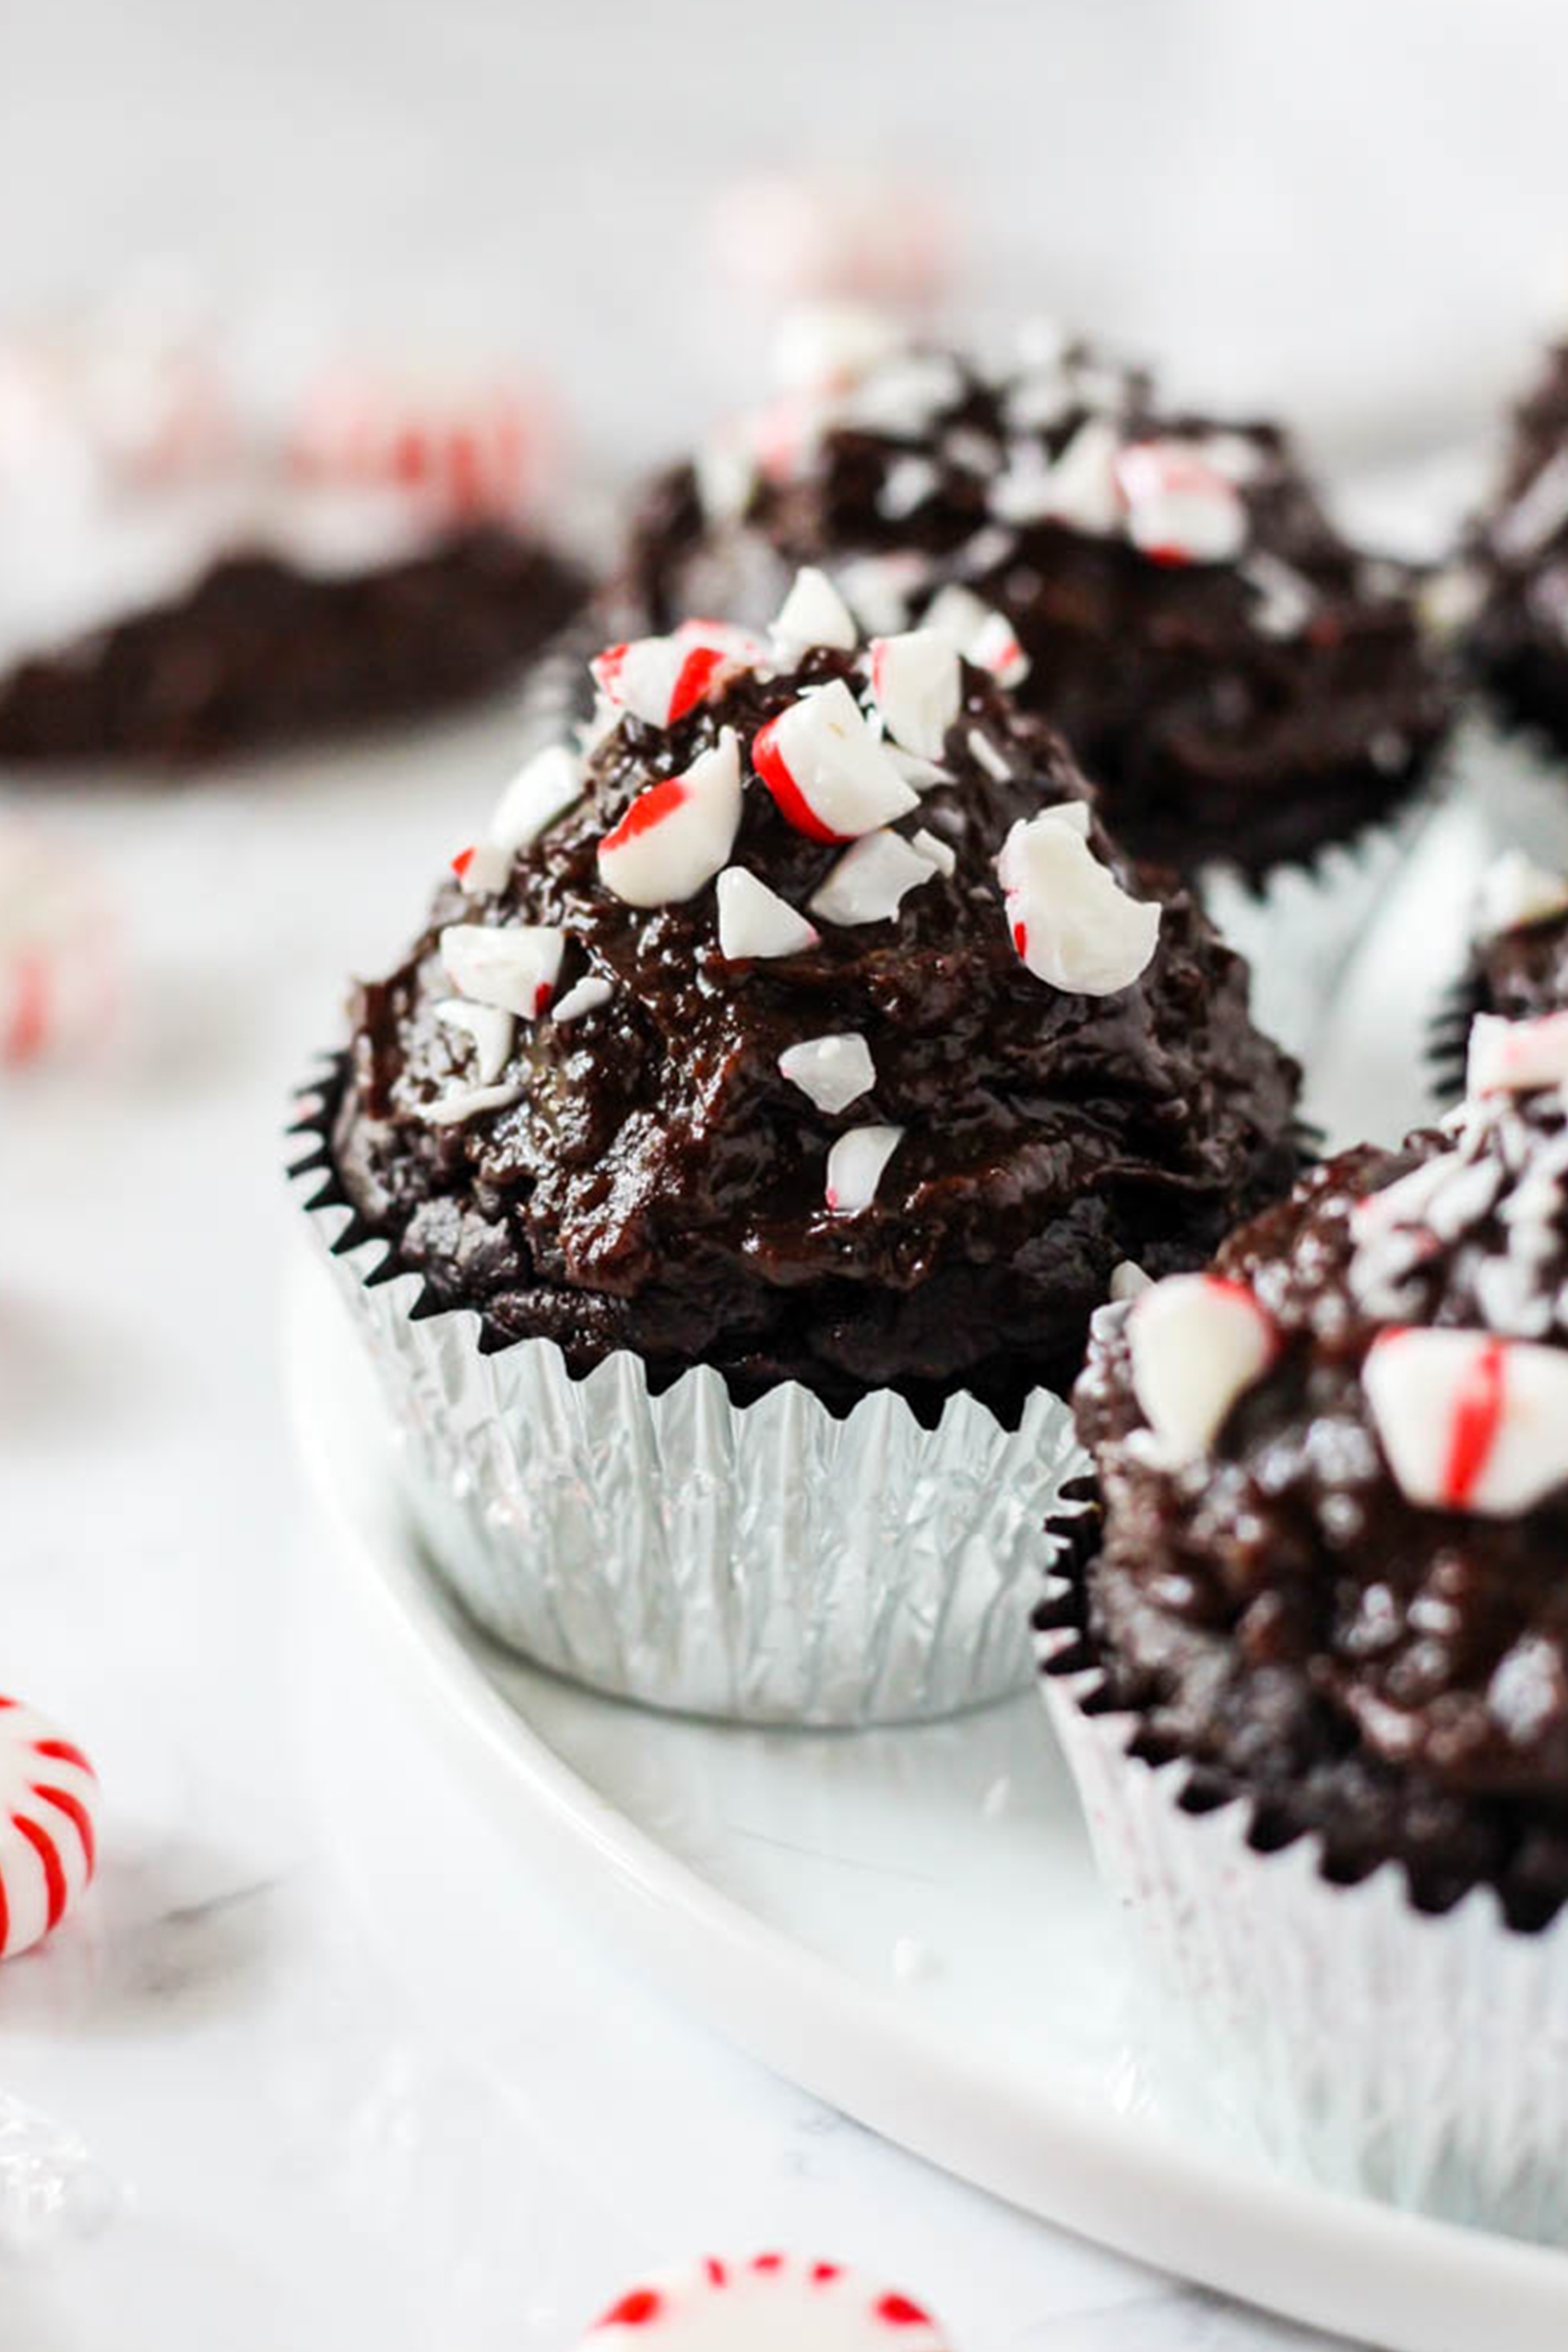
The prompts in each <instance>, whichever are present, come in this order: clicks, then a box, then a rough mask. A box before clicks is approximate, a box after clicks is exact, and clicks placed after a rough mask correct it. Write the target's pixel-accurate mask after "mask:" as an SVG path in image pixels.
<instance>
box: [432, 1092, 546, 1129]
mask: <svg viewBox="0 0 1568 2352" xmlns="http://www.w3.org/2000/svg"><path fill="white" fill-rule="evenodd" d="M522 1099H523V1090H522V1088H521V1087H516V1086H509V1087H453V1088H452V1089H451V1091H450V1092H449V1093H447V1094H444V1095H438V1096H437V1098H436V1099H435V1100H434V1102H427V1103H426V1104H425V1106H424V1108H423V1110H422V1111H421V1113H420V1116H421V1117H422V1119H423V1121H424V1123H425V1124H426V1126H427V1127H461V1126H463V1125H465V1124H466V1123H467V1122H468V1121H469V1120H470V1119H477V1118H478V1117H479V1116H480V1114H481V1111H510V1110H511V1108H512V1105H513V1104H514V1103H515V1102H521V1100H522Z"/></svg>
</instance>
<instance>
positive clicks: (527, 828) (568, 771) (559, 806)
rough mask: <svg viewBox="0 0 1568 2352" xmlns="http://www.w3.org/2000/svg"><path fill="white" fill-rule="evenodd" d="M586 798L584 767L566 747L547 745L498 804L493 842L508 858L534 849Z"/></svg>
mask: <svg viewBox="0 0 1568 2352" xmlns="http://www.w3.org/2000/svg"><path fill="white" fill-rule="evenodd" d="M582 796H583V763H582V761H581V759H580V758H579V757H578V755H577V754H576V752H575V751H573V750H572V749H571V747H570V745H569V744H566V743H547V744H546V745H545V747H544V749H543V750H542V751H539V752H535V754H534V755H533V757H532V758H531V759H530V760H528V761H526V762H525V763H524V765H523V766H522V767H520V768H519V769H518V771H517V775H516V776H515V777H514V778H512V781H511V782H510V784H508V785H507V787H506V790H505V791H504V792H503V793H502V795H501V798H500V799H499V801H497V802H496V804H495V814H494V815H493V817H492V818H491V820H490V833H489V838H490V839H491V840H492V841H493V842H494V843H496V845H497V846H498V847H499V848H500V849H504V850H505V853H506V855H507V857H508V858H512V857H515V856H516V855H517V852H518V851H519V850H520V849H531V848H532V846H533V844H534V843H535V842H536V841H537V840H538V839H539V837H540V834H541V833H544V832H547V831H548V830H549V828H550V826H552V825H553V824H554V822H555V820H556V818H557V817H558V816H564V815H565V814H566V811H567V810H568V809H569V808H575V807H576V803H577V802H579V801H580V800H581V799H582Z"/></svg>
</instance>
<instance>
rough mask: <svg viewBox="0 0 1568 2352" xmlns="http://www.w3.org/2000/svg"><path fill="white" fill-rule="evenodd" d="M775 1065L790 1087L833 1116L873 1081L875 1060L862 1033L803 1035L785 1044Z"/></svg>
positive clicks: (856, 1099)
mask: <svg viewBox="0 0 1568 2352" xmlns="http://www.w3.org/2000/svg"><path fill="white" fill-rule="evenodd" d="M778 1067H779V1070H780V1072H781V1073H782V1075H784V1076H785V1077H786V1078H788V1079H789V1081H790V1085H791V1086H792V1087H800V1089H801V1092H802V1094H803V1095H806V1096H808V1097H809V1098H810V1099H811V1100H812V1101H813V1102H814V1103H815V1105H816V1107H817V1109H818V1110H819V1111H827V1112H828V1113H829V1114H830V1115H831V1116H834V1117H836V1116H837V1113H838V1112H839V1111H848V1109H849V1105H850V1104H851V1103H852V1102H858V1101H859V1100H860V1099H861V1095H863V1094H869V1093H870V1092H871V1090H872V1088H873V1087H874V1086H875V1084H876V1064H875V1063H873V1060H872V1058H871V1048H870V1046H869V1045H867V1043H866V1041H865V1039H864V1038H863V1037H855V1036H853V1035H845V1036H841V1037H814V1038H805V1039H802V1042H801V1043H800V1044H799V1045H790V1046H786V1048H785V1050H784V1051H783V1052H782V1053H781V1054H780V1055H779V1057H778Z"/></svg>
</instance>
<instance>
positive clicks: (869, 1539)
mask: <svg viewBox="0 0 1568 2352" xmlns="http://www.w3.org/2000/svg"><path fill="white" fill-rule="evenodd" d="M593 670H594V675H595V678H596V681H597V684H598V688H599V709H598V714H597V717H596V719H595V720H594V721H593V723H592V725H591V727H590V729H589V731H588V734H589V738H590V740H589V742H588V746H587V748H586V749H584V750H579V749H578V748H576V747H572V746H566V745H558V746H554V747H552V748H549V749H547V750H546V751H545V752H543V753H542V754H540V756H539V757H538V758H537V759H536V760H535V761H534V762H532V763H531V764H530V766H529V768H528V769H527V770H526V771H525V773H524V775H523V777H522V778H519V780H518V782H517V785H515V786H514V787H513V788H512V790H510V791H509V792H508V793H507V794H506V796H505V798H504V800H503V802H502V804H501V808H500V810H499V811H498V813H497V817H496V823H495V828H494V831H493V835H492V836H491V837H490V838H488V839H487V840H486V841H484V842H481V843H480V844H478V845H477V846H476V847H475V848H474V849H472V850H471V851H469V852H465V853H463V855H462V856H461V857H460V858H459V859H458V861H457V867H458V873H457V876H455V877H454V879H453V880H452V881H451V882H449V883H448V884H447V885H445V888H444V889H443V891H442V893H441V895H440V896H439V897H438V898H437V901H436V904H435V907H434V912H433V915H432V919H431V921H430V923H429V925H428V927H427V929H426V930H425V932H423V933H422V936H421V938H420V939H419V941H418V942H417V944H416V945H415V947H414V948H413V950H412V951H411V953H410V956H408V957H407V958H406V959H405V961H404V962H403V964H402V965H401V966H400V967H399V968H398V970H397V971H396V972H395V973H393V974H392V975H391V977H390V978H389V979H387V980H385V981H382V982H379V983H377V984H376V985H374V986H373V987H370V988H367V989H365V990H363V991H362V992H361V996H360V999H359V1002H358V1004H357V1008H356V1011H355V1015H354V1028H353V1036H352V1039H351V1042H350V1049H349V1051H348V1054H347V1056H346V1057H345V1059H344V1061H343V1062H342V1063H341V1066H340V1067H339V1070H338V1072H337V1074H336V1075H335V1076H334V1078H333V1080H332V1082H331V1084H330V1085H329V1087H328V1088H327V1098H326V1100H325V1102H324V1104H323V1107H322V1109H321V1111H320V1112H319V1114H318V1117H317V1120H316V1124H317V1127H318V1130H319V1133H320V1134H321V1136H322V1138H323V1143H322V1151H321V1155H320V1161H321V1164H323V1165H325V1167H326V1168H327V1171H328V1182H327V1194H326V1195H325V1198H326V1199H327V1202H328V1203H329V1204H332V1205H334V1206H333V1214H334V1216H335V1217H336V1218H337V1220H338V1222H339V1224H341V1223H342V1222H343V1220H344V1218H345V1217H346V1218H347V1233H346V1240H347V1243H348V1245H349V1246H350V1248H351V1249H357V1247H358V1246H359V1245H360V1244H362V1243H366V1242H372V1243H374V1246H375V1250H376V1253H377V1255H378V1256H380V1257H382V1258H384V1261H385V1264H384V1268H383V1270H384V1272H386V1273H390V1274H397V1275H400V1276H405V1277H408V1278H409V1281H408V1292H409V1294H411V1295H413V1296H416V1297H417V1299H418V1301H419V1309H418V1314H419V1317H420V1319H419V1320H415V1321H411V1322H410V1320H409V1318H408V1316H407V1314H406V1313H405V1312H404V1311H403V1305H402V1302H401V1301H397V1300H394V1299H393V1296H392V1293H391V1292H389V1291H388V1290H385V1289H384V1290H380V1291H375V1292H369V1293H367V1292H365V1291H363V1289H362V1287H361V1285H360V1283H359V1281H358V1279H357V1277H356V1278H355V1279H354V1280H353V1282H352V1286H351V1287H352V1288H353V1290H354V1292H355V1295H356V1297H358V1298H359V1299H360V1300H361V1301H362V1303H365V1304H366V1307H367V1312H368V1313H371V1315H372V1317H373V1319H374V1321H375V1323H376V1324H377V1329H378V1337H377V1346H378V1348H379V1349H380V1351H381V1352H382V1354H383V1357H384V1360H387V1361H390V1360H391V1358H392V1356H393V1355H394V1354H395V1355H396V1358H397V1361H396V1365H395V1368H394V1369H393V1372H392V1383H393V1387H394V1390H395V1392H396V1394H397V1396H398V1399H399V1402H400V1406H401V1408H403V1409H404V1414H405V1419H406V1420H408V1421H409V1423H410V1426H411V1427H416V1429H417V1437H416V1449H415V1450H416V1451H418V1450H419V1449H420V1448H422V1449H423V1452H422V1458H421V1463H420V1466H419V1467H420V1484H421V1487H422V1493H423V1509H424V1515H425V1517H426V1519H427V1523H433V1524H434V1523H438V1524H435V1525H434V1532H435V1539H436V1545H437V1549H438V1550H439V1551H440V1553H441V1554H442V1556H443V1557H444V1558H445V1561H446V1563H447V1565H448V1567H449V1568H450V1569H451V1570H452V1572H453V1573H454V1574H455V1575H456V1576H457V1579H458V1581H459V1583H460V1585H461V1586H462V1588H463V1589H464V1591H465V1592H466V1593H467V1594H468V1596H469V1599H470V1601H471V1603H472V1605H473V1606H474V1607H475V1608H476V1609H477V1610H479V1612H480V1613H481V1615H483V1616H484V1618H485V1620H486V1621H487V1622H489V1623H491V1624H492V1625H493V1626H494V1627H495V1628H496V1630H498V1631H499V1632H501V1633H503V1634H504V1635H505V1638H507V1639H510V1640H512V1641H514V1642H516V1643H517V1644H518V1645H520V1646H522V1647H524V1648H527V1649H529V1651H530V1652H532V1653H533V1654H534V1655H536V1656H540V1657H544V1658H545V1659H546V1660H547V1662H550V1663H552V1664H556V1665H560V1666H563V1667H564V1668H565V1669H567V1670H569V1671H572V1672H575V1673H577V1674H580V1675H583V1676H585V1677H587V1678H588V1679H589V1680H593V1681H600V1682H605V1683H609V1684H612V1685H613V1686H614V1687H617V1688H621V1689H624V1690H627V1691H630V1692H632V1693H634V1694H635V1695H638V1696H642V1697H647V1698H651V1699H654V1700H658V1701H662V1702H664V1703H666V1704H671V1705H689V1706H697V1707H702V1708H704V1709H707V1710H708V1711H713V1712H719V1713H748V1714H755V1715H768V1714H773V1715H791V1716H810V1717H814V1718H816V1719H855V1718H858V1717H861V1716H870V1715H889V1714H910V1713H928V1712H934V1711H937V1710H939V1709H941V1708H944V1707H946V1706H950V1705H956V1704H959V1703H962V1702H963V1701H964V1700H966V1699H969V1698H978V1697H981V1696H985V1695H990V1694H992V1693H995V1692H996V1691H998V1690H1001V1689H1004V1688H1006V1687H1008V1686H1009V1685H1011V1684H1012V1683H1013V1682H1014V1681H1015V1680H1016V1676H1017V1673H1018V1668H1019V1661H1020V1644H1019V1639H1018V1633H1019V1626H1020V1623H1021V1619H1020V1617H1019V1615H1018V1613H1017V1611H1018V1610H1019V1609H1020V1608H1021V1606H1022V1597H1021V1586H1020V1585H1019V1578H1020V1576H1021V1575H1022V1574H1023V1573H1024V1572H1025V1570H1026V1569H1027V1568H1028V1566H1029V1565H1030V1564H1031V1563H1032V1564H1035V1565H1037V1566H1038V1563H1039V1540H1040V1539H1039V1532H1038V1514H1039V1510H1040V1509H1041V1508H1044V1507H1048V1506H1049V1503H1050V1499H1051V1495H1052V1494H1053V1493H1054V1491H1056V1488H1057V1485H1058V1483H1059V1471H1060V1467H1061V1464H1062V1463H1063V1462H1064V1461H1065V1460H1066V1459H1067V1457H1068V1455H1070V1453H1071V1441H1070V1436H1069V1432H1068V1428H1067V1416H1066V1413H1065V1410H1064V1408H1063V1406H1062V1405H1061V1403H1060V1401H1059V1397H1058V1395H1057V1393H1056V1392H1057V1391H1058V1390H1059V1389H1060V1388H1061V1387H1063V1385H1064V1384H1066V1383H1067V1382H1068V1381H1069V1380H1070V1378H1071V1376H1072V1373H1073V1372H1074V1370H1075V1366H1076V1364H1077V1362H1078V1361H1079V1360H1081V1354H1082V1348H1083V1342H1084V1336H1085V1331H1086V1327H1087V1320H1088V1317H1089V1315H1090V1313H1092V1311H1093V1309H1094V1308H1095V1306H1096V1305H1097V1304H1098V1303H1099V1301H1101V1300H1102V1299H1103V1298H1104V1297H1105V1295H1106V1292H1107V1287H1108V1284H1109V1281H1110V1277H1111V1272H1112V1269H1113V1268H1114V1267H1115V1266H1116V1265H1118V1264H1119V1263H1121V1262H1122V1260H1123V1259H1124V1258H1125V1257H1127V1256H1129V1255H1133V1256H1137V1257H1139V1258H1140V1259H1142V1260H1144V1261H1146V1262H1147V1263H1149V1264H1151V1265H1156V1266H1158V1267H1160V1268H1166V1267H1171V1266H1177V1265H1194V1264H1196V1263H1199V1262H1201V1260H1202V1259H1203V1258H1204V1257H1205V1256H1206V1254H1207V1253H1208V1252H1209V1250H1210V1249H1211V1248H1212V1247H1213V1246H1214V1243H1215V1241H1217V1240H1218V1235H1219V1233H1220V1232H1221V1231H1222V1230H1223V1229H1225V1226H1226V1224H1227V1222H1228V1221H1229V1219H1231V1218H1233V1217H1234V1215H1235V1213H1236V1211H1237V1208H1238V1207H1239V1206H1242V1205H1244V1204H1247V1203H1249V1202H1255V1201H1259V1200H1262V1199H1265V1198H1267V1197H1271V1196H1274V1195H1276V1194H1277V1193H1278V1192H1279V1191H1280V1190H1281V1189H1282V1188H1283V1185H1284V1184H1285V1183H1287V1182H1289V1170H1290V1168H1291V1165H1292V1162H1293V1158H1294V1142H1293V1134H1292V1112H1293V1104H1294V1098H1295V1087H1296V1072H1295V1070H1294V1067H1293V1065H1291V1064H1290V1063H1288V1062H1287V1061H1286V1060H1285V1059H1284V1057H1283V1056H1282V1055H1281V1054H1280V1053H1279V1052H1278V1051H1277V1049H1276V1048H1274V1047H1273V1046H1272V1045H1270V1044H1269V1043H1267V1042H1266V1041H1265V1039H1263V1038H1262V1037H1261V1036H1260V1035H1259V1034H1258V1032H1257V1031H1256V1030H1255V1029H1254V1028H1253V1026H1252V1024H1251V1022H1250V1020H1249V1017H1248V1014H1247V1008H1246V975H1245V972H1244V969H1243V968H1242V967H1241V964H1240V962H1239V961H1238V959H1237V958H1236V957H1235V956H1233V955H1232V954H1231V953H1229V951H1228V950H1227V949H1226V948H1225V947H1223V946H1222V945H1221V944H1220V943H1219V942H1218V940H1217V939H1216V938H1215V936H1214V934H1213V932H1212V931H1211V930H1210V928H1209V926H1208V924H1207V923H1206V921H1205V920H1204V918H1203V917H1202V916H1201V914H1199V912H1198V911H1197V910H1196V909H1195V908H1194V905H1193V903H1192V901H1191V899H1190V898H1189V897H1187V895H1186V894H1185V893H1184V892H1183V891H1182V889H1181V888H1180V886H1179V885H1176V884H1174V883H1173V882H1170V880H1169V879H1167V878H1164V877H1162V876H1160V875H1158V874H1156V873H1148V872H1143V871H1140V870H1138V869H1136V868H1134V867H1133V866H1130V865H1129V864H1128V863H1127V861H1125V860H1124V859H1123V857H1122V856H1121V854H1120V852H1119V851H1118V850H1117V849H1116V848H1115V845H1114V843H1113V841H1112V840H1111V837H1110V836H1109V835H1108V833H1107V832H1106V831H1105V829H1104V828H1103V826H1101V825H1100V823H1099V818H1098V816H1097V814H1095V810H1094V807H1093V803H1092V800H1091V797H1090V795H1089V792H1088V790H1087V786H1086V785H1085V783H1084V781H1083V778H1082V777H1081V775H1080V774H1079V772H1078V770H1077V769H1076V767H1075V766H1074V764H1073V762H1072V760H1071V759H1070V757H1069V755H1068V754H1067V753H1066V751H1065V749H1064V748H1063V745H1062V743H1061V742H1060V740H1059V739H1058V738H1057V737H1056V736H1055V734H1054V733H1053V732H1052V731H1051V730H1050V729H1049V728H1048V727H1046V726H1045V725H1044V724H1043V723H1042V722H1041V721H1040V720H1039V719H1037V718H1033V717H1029V716H1027V715H1022V714H1020V713H1018V712H1017V711H1016V710H1015V709H1014V707H1013V706H1012V705H1011V703H1010V701H1009V699H1008V697H1007V695H1005V693H1004V691H1003V689H1002V688H1001V687H999V686H998V684H997V683H996V682H995V681H994V679H992V677H991V676H990V675H989V674H988V673H987V672H986V671H984V670H982V669H977V668H975V667H974V666H973V665H971V664H969V663H968V662H966V661H964V660H963V659H961V657H960V656H959V654H958V652H957V651H956V648H955V647H953V646H952V644H951V643H950V642H949V640H947V639H946V638H945V637H944V636H941V635H940V634H939V633H937V632H936V631H934V630H922V631H916V632H911V633H907V634H904V635H901V636H895V637H893V638H891V639H888V640H885V641H881V642H879V643H878V645H877V646H876V647H874V649H872V650H867V649H866V648H863V647H861V644H860V642H859V639H858V633H857V631H856V629H855V626H854V624H853V623H852V621H851V619H850V617H849V613H848V612H847V611H846V609H845V607H844V605H843V604H842V602H841V601H840V600H839V599H838V597H837V595H836V594H835V592H834V591H833V589H832V588H830V586H829V585H828V583H827V582H826V579H824V578H823V577H822V576H820V575H818V574H812V573H809V572H808V573H806V574H804V575H802V578H801V580H800V581H798V582H797V584H796V585H795V587H794V588H793V589H792V590H791V592H790V595H789V597H788V598H787V600H786V601H785V604H784V607H783V609H782V611H781V612H780V613H779V615H778V620H777V622H776V623H775V624H774V627H773V630H772V633H771V636H770V638H769V640H768V641H767V642H766V643H765V642H763V641H762V640H760V639H755V638H751V637H748V636H746V635H745V634H744V633H743V632H741V631H739V630H737V629H734V628H731V627H720V626H718V625H716V624H707V623H699V624H685V625H683V626H682V627H681V628H679V629H677V630H676V631H675V632H674V633H673V634H671V636H666V637H662V638H655V639H648V640H644V641H640V642H636V643H633V644H629V645H624V646H620V647H612V649H611V650H610V651H609V652H607V653H605V654H603V655H601V656H600V658H599V659H598V660H597V661H596V662H595V663H594V665H593ZM389 1301H390V1304H389ZM481 1389H482V1395H481ZM410 1400H411V1401H410ZM454 1400H456V1402H455V1401H454ZM458 1424H460V1425H461V1428H460V1430H459V1427H458V1426H457V1425H458ZM1041 1446H1043V1449H1044V1450H1043V1453H1039V1448H1040V1447H1041ZM459 1462H460V1463H461V1464H462V1466H463V1472H462V1479H459V1478H457V1476H455V1472H456V1470H457V1465H458V1464H459ZM481 1464H482V1466H483V1467H482V1470H481V1467H480V1465H481ZM463 1479H467V1491H466V1493H462V1492H459V1491H458V1490H459V1488H460V1487H461V1486H462V1483H463ZM563 1586H564V1589H563ZM1025 1646H1027V1645H1025Z"/></svg>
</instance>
